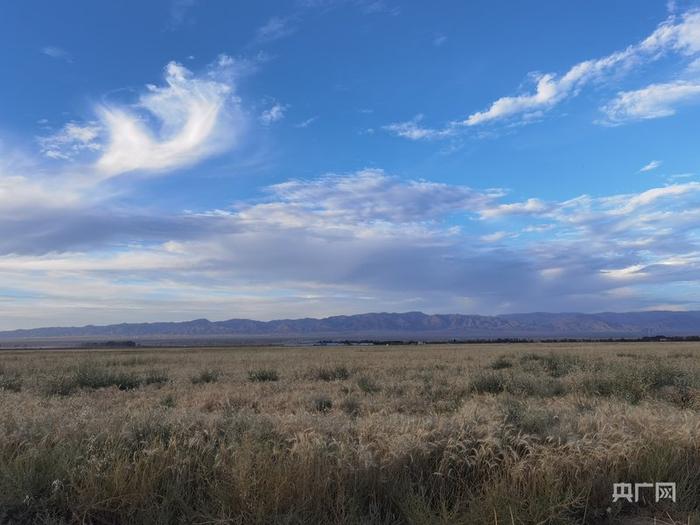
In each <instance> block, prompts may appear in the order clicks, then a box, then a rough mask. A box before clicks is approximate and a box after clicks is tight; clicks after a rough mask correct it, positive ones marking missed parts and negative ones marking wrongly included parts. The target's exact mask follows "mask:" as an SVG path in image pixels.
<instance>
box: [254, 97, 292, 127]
mask: <svg viewBox="0 0 700 525" xmlns="http://www.w3.org/2000/svg"><path fill="white" fill-rule="evenodd" d="M286 111H287V106H285V105H283V104H280V103H279V102H275V103H274V104H272V106H270V107H269V108H267V109H266V110H264V111H263V112H262V113H261V114H260V122H262V123H263V124H264V125H265V126H269V125H270V124H272V123H274V122H279V121H280V120H282V119H283V118H284V114H285V113H286Z"/></svg>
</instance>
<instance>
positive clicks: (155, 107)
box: [96, 56, 243, 177]
mask: <svg viewBox="0 0 700 525" xmlns="http://www.w3.org/2000/svg"><path fill="white" fill-rule="evenodd" d="M233 64H234V62H233V60H232V59H230V58H229V57H225V56H222V57H221V58H220V59H219V60H218V62H217V64H216V65H215V66H214V67H213V68H212V69H211V70H210V71H208V72H207V73H206V74H204V75H201V76H195V75H193V74H192V73H191V72H190V71H189V70H188V69H187V68H185V67H184V66H182V65H181V64H178V63H176V62H170V63H169V64H168V65H167V66H166V68H165V83H166V85H165V86H162V87H160V86H154V85H149V86H148V90H147V91H146V93H144V94H143V95H142V96H141V97H140V99H139V101H138V103H137V104H136V110H134V109H132V108H131V107H127V106H118V105H103V106H101V107H100V108H98V111H99V118H100V121H101V124H102V126H103V128H104V130H105V134H106V135H107V141H106V144H104V145H103V155H102V156H101V157H100V158H99V160H98V161H97V163H96V167H97V169H98V170H99V172H101V173H102V175H103V176H104V177H110V176H114V175H118V174H121V173H126V172H130V171H152V172H155V171H162V170H167V169H178V168H182V167H186V166H189V165H192V164H194V163H196V162H197V161H199V160H201V159H203V158H205V157H208V156H210V155H212V154H215V153H217V152H220V151H221V150H223V149H225V148H228V147H230V146H231V145H232V144H234V143H235V142H236V140H237V139H238V135H239V133H240V132H241V127H242V126H243V119H242V116H241V114H240V112H239V111H238V107H237V100H236V99H235V98H233V97H232V93H233V88H234V86H233V81H232V78H231V75H232V73H231V68H232V66H233ZM139 110H141V111H139ZM147 118H150V119H152V120H155V125H149V122H148V120H147Z"/></svg>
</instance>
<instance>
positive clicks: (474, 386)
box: [469, 372, 505, 394]
mask: <svg viewBox="0 0 700 525" xmlns="http://www.w3.org/2000/svg"><path fill="white" fill-rule="evenodd" d="M504 389H505V380H504V378H503V375H501V374H498V373H495V372H481V373H477V374H475V375H474V376H473V377H472V378H471V381H470V383H469V390H470V391H471V392H476V393H478V394H498V393H500V392H503V390H504Z"/></svg>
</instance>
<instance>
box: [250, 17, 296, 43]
mask: <svg viewBox="0 0 700 525" xmlns="http://www.w3.org/2000/svg"><path fill="white" fill-rule="evenodd" d="M295 32H296V27H295V26H294V25H293V24H292V20H291V19H289V18H284V17H280V16H273V17H272V18H270V19H269V20H268V21H267V22H266V23H265V24H264V25H263V26H261V27H259V28H258V30H257V31H256V33H255V38H254V39H253V43H254V44H265V43H269V42H273V41H275V40H279V39H281V38H285V37H287V36H290V35H292V34H294V33H295Z"/></svg>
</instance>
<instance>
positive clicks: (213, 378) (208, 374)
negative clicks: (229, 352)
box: [192, 369, 220, 385]
mask: <svg viewBox="0 0 700 525" xmlns="http://www.w3.org/2000/svg"><path fill="white" fill-rule="evenodd" d="M219 375H220V372H219V371H218V370H211V369H206V370H202V371H201V372H200V373H199V374H197V375H196V376H194V377H193V378H192V384H193V385H202V384H205V383H216V382H217V381H218V380H219Z"/></svg>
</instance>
